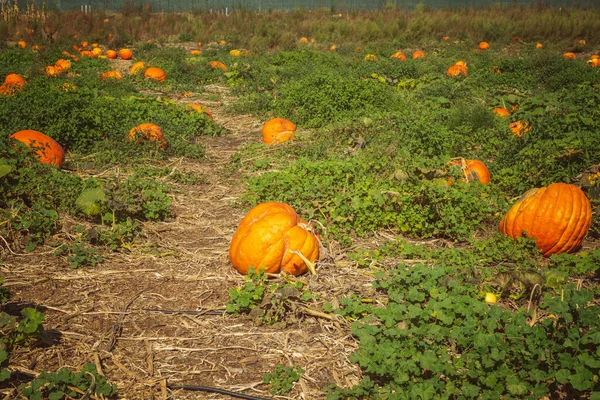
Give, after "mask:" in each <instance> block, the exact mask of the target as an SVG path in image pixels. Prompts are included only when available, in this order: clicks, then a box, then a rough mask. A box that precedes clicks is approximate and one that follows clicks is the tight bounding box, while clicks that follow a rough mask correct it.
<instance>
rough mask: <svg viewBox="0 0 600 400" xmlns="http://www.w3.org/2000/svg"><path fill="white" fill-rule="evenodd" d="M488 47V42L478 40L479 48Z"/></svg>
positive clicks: (484, 48) (485, 48)
mask: <svg viewBox="0 0 600 400" xmlns="http://www.w3.org/2000/svg"><path fill="white" fill-rule="evenodd" d="M489 48H490V44H489V43H488V42H479V50H487V49H489Z"/></svg>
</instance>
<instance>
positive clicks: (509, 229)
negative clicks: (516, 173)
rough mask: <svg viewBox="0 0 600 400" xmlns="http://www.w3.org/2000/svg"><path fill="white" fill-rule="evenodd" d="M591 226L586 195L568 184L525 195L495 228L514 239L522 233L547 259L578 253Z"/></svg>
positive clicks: (556, 184)
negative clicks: (532, 240) (557, 255)
mask: <svg viewBox="0 0 600 400" xmlns="http://www.w3.org/2000/svg"><path fill="white" fill-rule="evenodd" d="M591 222H592V207H591V205H590V201H589V200H588V198H587V197H586V195H585V193H583V191H582V190H581V189H579V188H578V187H577V186H574V185H571V184H568V183H553V184H551V185H550V186H548V187H543V188H535V189H531V190H529V191H528V192H526V193H525V194H524V195H523V196H522V197H521V199H519V200H518V201H517V202H516V203H515V204H514V205H513V206H512V207H511V209H510V210H509V211H508V213H507V214H506V215H505V216H504V218H502V221H500V225H499V226H498V228H499V229H500V232H502V233H504V234H506V235H508V236H510V237H512V238H514V239H516V238H517V237H519V236H521V235H523V232H525V233H526V236H527V237H530V238H535V241H536V245H537V247H538V248H539V249H540V251H541V252H542V254H543V255H544V256H545V257H548V256H550V255H551V254H560V253H564V252H567V253H572V252H573V251H575V250H577V249H579V247H580V246H581V242H582V241H583V238H584V237H585V235H586V234H587V231H588V229H589V228H590V224H591Z"/></svg>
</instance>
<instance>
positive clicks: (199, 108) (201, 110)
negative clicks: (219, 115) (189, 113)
mask: <svg viewBox="0 0 600 400" xmlns="http://www.w3.org/2000/svg"><path fill="white" fill-rule="evenodd" d="M187 107H188V108H190V109H192V110H196V111H197V112H199V113H204V114H206V115H208V117H209V118H210V119H212V117H213V116H212V113H211V112H210V111H209V109H208V108H206V107H204V106H203V105H202V104H193V103H190V104H188V105H187Z"/></svg>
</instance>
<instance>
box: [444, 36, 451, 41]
mask: <svg viewBox="0 0 600 400" xmlns="http://www.w3.org/2000/svg"><path fill="white" fill-rule="evenodd" d="M442 40H443V41H444V42H447V41H448V40H450V36H442Z"/></svg>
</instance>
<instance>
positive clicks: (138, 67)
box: [129, 61, 146, 75]
mask: <svg viewBox="0 0 600 400" xmlns="http://www.w3.org/2000/svg"><path fill="white" fill-rule="evenodd" d="M144 69H146V64H144V62H143V61H138V62H136V63H133V65H132V66H131V68H130V69H129V74H130V75H135V74H137V73H139V72H142V71H143V70H144Z"/></svg>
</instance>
